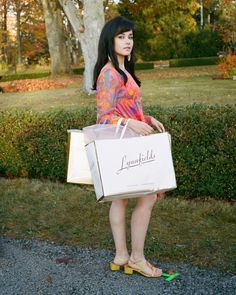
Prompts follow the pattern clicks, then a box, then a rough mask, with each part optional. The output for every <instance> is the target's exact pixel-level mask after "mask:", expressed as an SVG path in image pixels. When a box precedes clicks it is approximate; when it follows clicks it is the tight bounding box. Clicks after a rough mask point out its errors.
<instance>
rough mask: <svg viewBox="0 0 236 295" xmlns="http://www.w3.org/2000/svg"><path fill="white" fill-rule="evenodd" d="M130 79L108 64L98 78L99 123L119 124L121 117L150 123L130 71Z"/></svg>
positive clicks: (138, 89) (138, 88) (128, 74)
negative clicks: (125, 78) (125, 79)
mask: <svg viewBox="0 0 236 295" xmlns="http://www.w3.org/2000/svg"><path fill="white" fill-rule="evenodd" d="M125 73H126V75H127V77H128V81H127V83H126V85H125V84H124V80H123V77H122V76H121V75H120V74H119V73H118V72H117V71H116V69H115V68H114V67H113V66H112V65H109V64H106V65H105V66H104V67H103V68H102V70H101V72H100V74H99V76H98V80H97V94H96V98H97V123H98V124H99V123H101V124H117V121H118V120H119V119H120V118H125V119H127V118H130V119H135V120H138V121H143V122H146V123H147V124H150V122H151V117H150V116H146V115H144V113H143V108H142V100H141V91H140V87H139V86H138V85H137V84H136V82H135V81H134V79H133V77H132V76H131V75H130V73H129V72H127V71H125Z"/></svg>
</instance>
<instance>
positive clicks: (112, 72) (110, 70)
mask: <svg viewBox="0 0 236 295" xmlns="http://www.w3.org/2000/svg"><path fill="white" fill-rule="evenodd" d="M100 75H102V76H106V77H110V76H111V77H116V78H117V77H119V78H120V74H119V73H118V72H117V70H116V69H115V68H114V67H113V65H111V64H110V63H107V64H105V66H104V67H103V68H102V69H101V72H100Z"/></svg>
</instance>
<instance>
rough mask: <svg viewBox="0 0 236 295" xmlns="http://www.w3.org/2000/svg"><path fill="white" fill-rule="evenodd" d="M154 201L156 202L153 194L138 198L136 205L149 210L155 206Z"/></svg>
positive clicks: (155, 196)
mask: <svg viewBox="0 0 236 295" xmlns="http://www.w3.org/2000/svg"><path fill="white" fill-rule="evenodd" d="M156 201H157V195H156V194H153V195H149V196H144V197H140V198H138V200H137V205H138V206H142V207H147V208H149V209H150V210H151V209H152V208H153V206H154V205H155V203H156Z"/></svg>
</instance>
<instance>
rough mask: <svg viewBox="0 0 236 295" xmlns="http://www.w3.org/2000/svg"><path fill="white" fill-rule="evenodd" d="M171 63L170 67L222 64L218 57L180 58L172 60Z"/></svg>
mask: <svg viewBox="0 0 236 295" xmlns="http://www.w3.org/2000/svg"><path fill="white" fill-rule="evenodd" d="M169 62H170V67H192V66H206V65H217V64H218V63H219V62H220V58H219V57H218V56H212V57H197V58H179V59H171V60H170V61H169Z"/></svg>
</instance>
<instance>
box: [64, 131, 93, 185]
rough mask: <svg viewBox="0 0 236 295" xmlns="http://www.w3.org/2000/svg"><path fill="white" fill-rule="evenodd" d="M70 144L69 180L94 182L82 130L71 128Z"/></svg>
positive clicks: (73, 181)
mask: <svg viewBox="0 0 236 295" xmlns="http://www.w3.org/2000/svg"><path fill="white" fill-rule="evenodd" d="M68 132H69V136H70V146H69V160H68V169H67V182H71V183H84V184H92V183H93V181H92V176H91V172H90V168H89V163H88V158H87V153H86V150H85V143H84V134H83V132H82V131H81V130H69V131H68Z"/></svg>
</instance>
